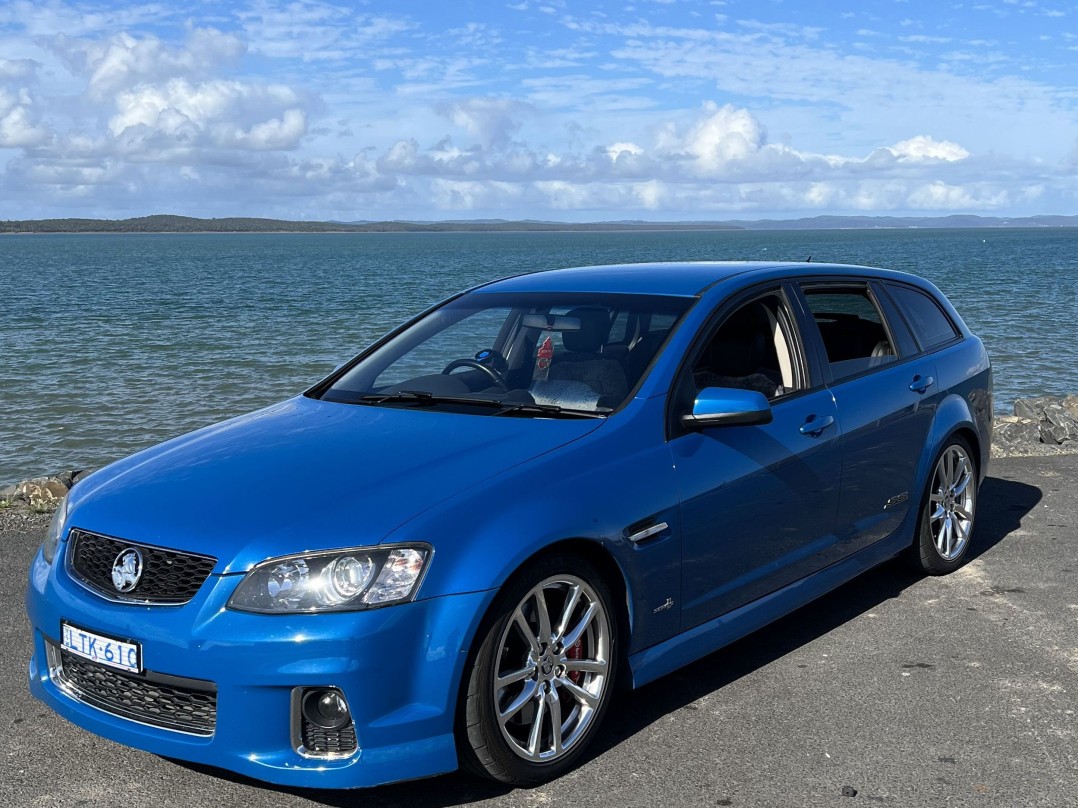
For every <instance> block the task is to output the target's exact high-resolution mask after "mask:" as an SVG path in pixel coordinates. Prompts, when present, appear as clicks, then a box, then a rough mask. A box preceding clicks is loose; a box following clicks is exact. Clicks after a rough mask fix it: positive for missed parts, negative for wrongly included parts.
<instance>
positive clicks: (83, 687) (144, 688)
mask: <svg viewBox="0 0 1078 808" xmlns="http://www.w3.org/2000/svg"><path fill="white" fill-rule="evenodd" d="M59 655H60V667H59V671H58V673H59V677H60V682H59V684H60V685H61V686H62V687H65V689H67V690H69V691H74V692H73V695H74V696H75V697H76V698H78V699H79V700H80V701H83V702H85V703H87V704H89V705H91V706H93V707H97V708H98V709H100V710H104V711H105V712H109V713H112V714H114V715H118V716H120V717H122V718H129V719H132V720H135V721H141V722H142V723H144V724H151V725H153V726H155V727H162V728H164V729H173V730H179V731H181V732H189V733H193V734H195V735H212V734H213V730H214V727H215V726H216V724H217V686H216V685H215V684H214V683H213V682H205V681H202V680H200V679H180V678H178V677H170V676H160V675H155V674H153V673H150V672H146V674H144V675H143V676H136V675H132V674H127V673H123V672H122V671H117V670H113V669H112V668H109V667H106V666H105V665H99V664H98V663H96V662H91V661H89V660H88V659H83V658H82V657H79V656H76V655H75V654H72V653H69V652H68V651H64V650H60V651H59Z"/></svg>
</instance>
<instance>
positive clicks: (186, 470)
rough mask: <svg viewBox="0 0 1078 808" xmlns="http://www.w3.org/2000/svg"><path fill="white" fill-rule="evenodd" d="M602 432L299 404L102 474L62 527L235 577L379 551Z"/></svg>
mask: <svg viewBox="0 0 1078 808" xmlns="http://www.w3.org/2000/svg"><path fill="white" fill-rule="evenodd" d="M602 424H603V420H601V419H580V420H571V419H545V418H517V417H505V416H490V415H462V414H457V413H447V412H439V411H436V410H430V409H403V408H398V407H376V406H364V405H351V404H339V403H331V402H325V401H318V400H315V399H310V398H305V397H302V396H300V397H297V398H293V399H290V400H289V401H285V402H283V403H281V404H278V405H275V406H272V407H269V408H267V409H264V410H260V411H258V412H254V413H251V414H249V415H245V416H241V417H239V418H235V419H233V420H231V421H226V422H224V423H221V424H217V425H215V426H211V427H207V428H205V429H202V430H199V431H197V432H192V433H190V434H189V435H184V436H182V437H179V438H176V439H174V440H171V441H168V442H166V443H163V444H161V445H159V446H155V447H153V448H151V449H147V450H145V451H143V452H140V453H138V454H135V455H132V456H131V457H129V458H126V459H124V460H121V461H119V462H117V463H114V464H112V465H111V466H107V467H106V468H104V469H101V470H100V471H98V472H96V473H94V474H93V475H91V476H90V477H88V478H87V479H86V480H84V481H83V482H81V483H79V485H78V486H76V487H75V488H74V489H73V490H72V492H71V495H70V496H71V501H70V511H69V518H68V524H69V525H71V526H74V527H79V528H82V529H85V530H91V531H95V532H100V533H104V534H106V535H110V536H115V537H120V538H123V539H127V540H130V541H134V542H144V543H147V544H156V545H160V546H163V547H171V548H175V549H179V550H186V551H189V552H195V553H203V554H206V555H212V556H214V557H216V558H217V559H218V563H217V565H216V566H215V568H214V571H215V572H218V573H222V572H240V571H243V570H246V569H249V568H250V567H251V566H252V565H253V564H256V563H258V562H259V561H262V560H265V559H266V558H271V557H274V556H278V555H287V554H289V553H296V552H302V551H306V550H322V549H332V548H336V547H355V546H368V545H374V544H378V543H379V542H380V541H382V540H383V538H384V537H385V536H386V535H388V534H389V533H390V532H392V531H393V530H394V529H396V528H399V527H400V526H401V525H403V524H404V523H405V522H407V521H409V520H410V519H412V518H413V517H415V516H416V515H418V514H420V513H422V512H423V511H425V510H427V509H428V508H431V507H433V506H435V505H437V504H438V503H440V502H443V501H445V500H446V499H448V498H450V497H452V496H454V495H456V494H459V493H460V492H462V491H464V490H466V489H468V488H470V487H471V486H474V485H476V484H477V483H479V482H481V481H483V480H485V479H488V478H490V477H493V476H494V475H497V474H500V473H502V472H504V471H505V470H507V469H509V468H512V467H513V466H516V465H519V464H521V463H525V462H527V461H528V460H531V459H532V458H535V457H537V456H539V455H541V454H544V453H546V452H549V451H551V450H553V449H556V448H558V447H559V446H563V445H565V444H566V443H569V442H571V441H574V440H577V439H579V438H581V437H583V436H584V435H586V434H588V433H589V432H591V431H593V430H595V429H596V428H598V427H599V426H601V425H602ZM521 493H522V495H523V494H524V493H525V492H523V491H522V492H521ZM478 516H480V514H477V517H478ZM446 529H447V531H451V530H452V528H450V527H449V526H447V528H446ZM459 529H460V526H456V530H458V531H459ZM414 539H415V540H416V541H420V540H423V541H431V542H434V541H436V540H437V539H439V537H437V536H415V537H414Z"/></svg>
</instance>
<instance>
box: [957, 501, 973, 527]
mask: <svg viewBox="0 0 1078 808" xmlns="http://www.w3.org/2000/svg"><path fill="white" fill-rule="evenodd" d="M954 512H955V516H957V517H958V518H959V519H965V520H966V521H967V522H969V523H971V524H972V523H973V514H972V513H970V512H969V511H967V510H966V509H965V508H960V507H958V506H957V505H956V506H955V509H954Z"/></svg>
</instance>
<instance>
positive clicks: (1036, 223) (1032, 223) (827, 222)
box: [723, 215, 1078, 230]
mask: <svg viewBox="0 0 1078 808" xmlns="http://www.w3.org/2000/svg"><path fill="white" fill-rule="evenodd" d="M723 224H727V225H732V226H734V227H739V228H742V229H744V230H879V229H908V228H926V229H927V228H939V229H955V228H975V227H1078V216H1025V217H1015V218H1007V217H1003V216H971V215H954V216H813V217H812V218H807V219H756V220H745V221H736V220H735V221H727V222H723Z"/></svg>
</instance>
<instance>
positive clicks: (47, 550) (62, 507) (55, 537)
mask: <svg viewBox="0 0 1078 808" xmlns="http://www.w3.org/2000/svg"><path fill="white" fill-rule="evenodd" d="M65 522H67V497H66V496H65V497H62V498H61V499H60V504H59V505H57V506H56V510H55V511H54V512H53V514H52V521H51V522H49V532H48V533H46V534H45V541H44V542H42V544H41V554H42V555H43V556H45V562H46V563H47V564H51V563H52V562H53V559H54V558H56V548H57V547H59V546H60V537H61V536H63V535H64V523H65Z"/></svg>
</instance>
